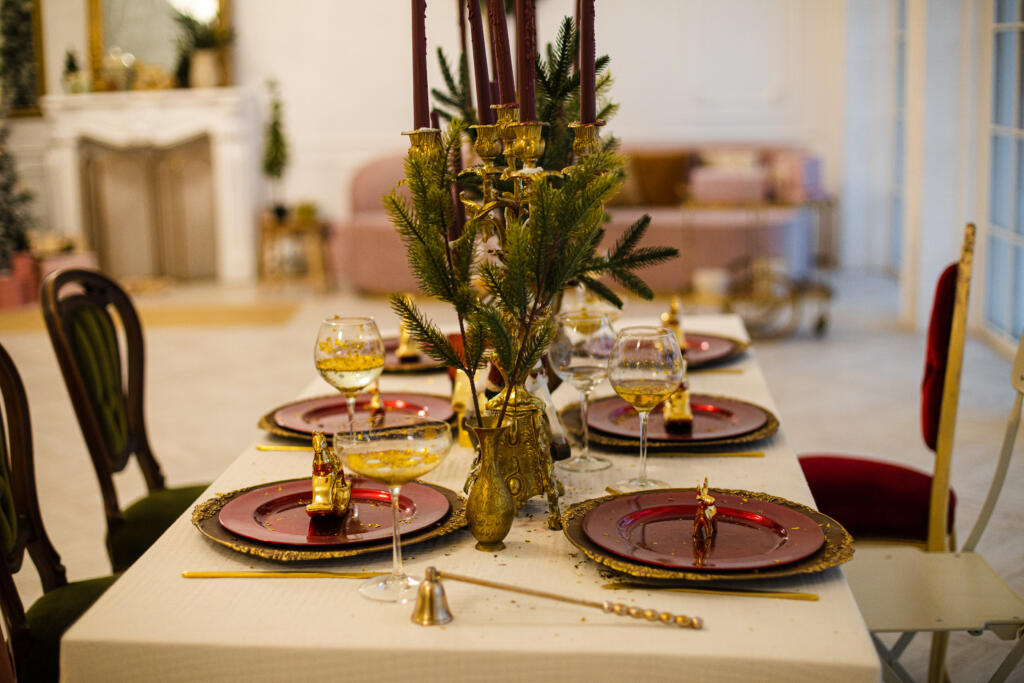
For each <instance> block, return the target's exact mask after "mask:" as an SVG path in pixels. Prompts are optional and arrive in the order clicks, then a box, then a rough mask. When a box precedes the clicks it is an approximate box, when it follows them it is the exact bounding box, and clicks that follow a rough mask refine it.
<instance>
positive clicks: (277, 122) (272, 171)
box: [263, 79, 288, 179]
mask: <svg viewBox="0 0 1024 683" xmlns="http://www.w3.org/2000/svg"><path fill="white" fill-rule="evenodd" d="M267 90H268V91H269V92H270V121H268V122H267V130H266V135H265V139H264V143H263V174H264V175H265V176H267V177H268V178H275V179H280V178H281V176H282V175H284V169H285V167H286V166H287V165H288V141H287V140H286V139H285V137H284V131H283V130H282V125H281V108H282V105H281V94H280V91H279V90H278V87H277V81H275V80H273V79H270V80H268V81H267Z"/></svg>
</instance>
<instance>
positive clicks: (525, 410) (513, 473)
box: [487, 384, 562, 529]
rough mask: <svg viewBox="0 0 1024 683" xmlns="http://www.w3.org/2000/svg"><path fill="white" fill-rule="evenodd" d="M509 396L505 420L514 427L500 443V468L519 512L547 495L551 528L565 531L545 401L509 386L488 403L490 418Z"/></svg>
mask: <svg viewBox="0 0 1024 683" xmlns="http://www.w3.org/2000/svg"><path fill="white" fill-rule="evenodd" d="M509 392H511V396H509V399H508V410H507V412H506V414H505V419H506V421H508V422H509V423H510V424H511V427H510V429H509V430H508V431H507V432H506V434H505V436H504V438H502V439H501V440H500V442H499V447H498V467H499V468H500V470H501V473H502V475H503V476H504V477H505V481H506V482H507V484H508V488H509V491H510V492H511V493H512V499H513V501H515V509H516V511H517V512H518V511H519V509H520V508H522V507H523V506H524V505H526V501H528V500H529V499H530V498H533V497H534V496H539V495H544V496H546V498H547V502H548V527H549V528H551V529H561V528H562V525H561V519H562V517H561V514H560V512H559V509H558V495H559V492H560V491H559V489H560V484H559V483H558V480H557V479H556V478H555V473H554V467H553V463H552V461H551V438H552V437H551V425H550V424H549V423H548V418H547V413H546V411H545V409H544V408H545V406H544V401H543V400H541V399H540V398H538V397H537V396H534V395H533V394H531V393H530V392H529V391H527V390H526V387H524V386H523V385H521V384H519V385H515V386H513V387H511V388H509V387H508V386H506V387H505V388H504V389H502V390H501V392H500V393H499V394H498V395H497V396H495V397H493V398H492V399H491V400H489V401H488V402H487V414H489V415H493V416H497V415H498V414H499V413H500V412H501V406H502V405H503V404H504V403H505V396H506V394H508V393H509Z"/></svg>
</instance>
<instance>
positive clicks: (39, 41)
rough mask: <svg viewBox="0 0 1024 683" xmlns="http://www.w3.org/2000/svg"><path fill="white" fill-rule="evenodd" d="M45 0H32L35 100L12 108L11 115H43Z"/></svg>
mask: <svg viewBox="0 0 1024 683" xmlns="http://www.w3.org/2000/svg"><path fill="white" fill-rule="evenodd" d="M42 5H43V0H33V2H32V53H33V54H32V59H33V61H34V62H35V69H36V81H35V102H33V103H32V104H31V105H29V106H27V107H19V108H16V109H11V111H10V113H9V115H10V116H12V117H13V116H17V117H22V116H41V115H42V113H43V112H42V110H41V109H40V108H39V98H40V97H42V96H43V95H45V94H46V63H45V62H44V61H43V7H42Z"/></svg>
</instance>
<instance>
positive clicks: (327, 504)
mask: <svg viewBox="0 0 1024 683" xmlns="http://www.w3.org/2000/svg"><path fill="white" fill-rule="evenodd" d="M312 484H313V500H312V502H311V503H310V504H309V505H307V506H306V513H307V514H308V515H309V516H310V517H316V516H320V515H335V516H338V517H343V516H344V515H345V513H347V512H348V504H349V500H350V499H351V497H352V483H351V482H349V481H348V480H347V479H346V478H345V470H344V469H343V468H342V466H341V460H339V459H338V456H337V455H335V454H334V451H332V450H331V449H330V448H328V446H327V437H325V436H324V433H323V432H313V477H312Z"/></svg>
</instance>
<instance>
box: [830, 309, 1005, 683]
mask: <svg viewBox="0 0 1024 683" xmlns="http://www.w3.org/2000/svg"><path fill="white" fill-rule="evenodd" d="M962 333H963V330H962V328H958V327H954V330H953V334H954V335H956V334H962ZM950 370H951V371H953V370H954V368H953V367H950ZM955 370H956V371H957V374H959V368H958V367H957V368H955ZM955 382H956V379H955V378H953V377H947V379H946V386H947V390H949V387H950V384H952V383H955ZM1010 384H1011V386H1012V387H1013V390H1014V392H1015V394H1016V395H1015V398H1014V403H1013V408H1012V409H1011V411H1010V417H1009V419H1008V420H1007V423H1006V430H1005V433H1004V434H1003V442H1002V447H1001V449H1000V452H999V458H998V460H997V461H996V465H995V468H994V473H993V476H992V481H991V483H990V485H989V491H988V495H987V496H986V498H985V502H984V503H983V504H982V507H981V511H980V512H979V514H978V519H977V521H976V522H975V524H974V527H973V529H972V530H971V534H970V536H969V537H968V538H967V542H966V543H965V544H964V546H963V548H961V549H960V551H959V552H955V551H952V550H948V551H947V550H945V549H944V548H943V541H944V539H943V538H942V534H941V533H939V531H941V527H938V530H936V529H933V532H935V533H933V534H932V535H931V536H930V538H929V546H928V548H927V550H922V549H920V548H916V547H912V546H887V547H886V546H870V545H869V546H866V547H860V546H858V547H857V551H856V554H855V556H854V559H853V561H852V562H850V563H848V564H847V565H844V568H843V571H844V572H845V573H846V577H847V579H848V580H849V582H850V588H851V589H852V590H853V594H854V597H855V598H856V600H857V605H858V606H859V607H860V610H861V614H862V615H863V616H864V622H865V623H866V624H867V626H868V629H869V630H870V631H871V634H872V639H873V640H874V642H875V647H876V648H877V649H878V653H879V656H880V657H881V659H882V663H883V672H884V673H885V678H886V680H887V681H888V680H891V681H912V680H913V678H912V677H911V676H910V674H909V673H908V672H907V671H906V669H905V668H904V667H903V666H902V665H901V664H900V662H899V658H900V655H902V654H903V652H904V651H905V650H906V648H907V646H908V645H910V642H911V640H912V639H913V638H914V636H915V635H916V634H917V633H920V632H931V633H933V637H932V650H931V657H930V661H929V675H928V680H929V681H933V682H938V681H943V680H946V676H945V659H946V649H947V645H948V638H949V634H950V633H952V632H958V631H966V632H967V633H970V634H971V635H976V636H977V635H981V634H982V633H983V632H985V631H991V632H992V633H994V634H995V635H996V636H998V637H999V638H1000V639H1002V640H1008V641H1016V643H1015V644H1014V646H1013V647H1012V648H1011V649H1010V651H1009V653H1008V654H1007V655H1006V657H1005V658H1004V659H1003V661H1002V663H1001V664H1000V665H999V666H998V667H997V668H996V670H995V671H994V672H993V674H992V676H991V678H990V679H989V680H990V681H992V682H993V683H997V682H999V681H1004V680H1006V678H1007V677H1008V676H1009V675H1010V673H1012V672H1013V670H1014V668H1015V667H1016V666H1017V664H1018V663H1019V662H1020V660H1021V658H1022V657H1024V596H1021V595H1018V594H1017V593H1016V592H1015V591H1014V590H1013V589H1012V588H1010V587H1009V586H1008V585H1007V584H1006V582H1005V581H1004V580H1003V579H1002V577H1000V576H999V574H997V573H996V572H995V570H993V569H992V567H991V566H990V565H989V564H988V562H987V561H986V560H985V558H984V557H982V556H981V555H979V554H978V553H977V552H976V551H975V548H976V547H977V545H978V542H979V541H980V540H981V536H982V534H983V533H984V531H985V528H986V526H987V525H988V521H989V519H990V518H991V516H992V512H993V510H994V509H995V506H996V503H997V501H998V499H999V494H1000V493H1001V492H1002V489H1003V483H1004V481H1005V480H1006V472H1007V470H1008V469H1009V466H1010V459H1011V457H1012V455H1013V448H1014V444H1015V443H1016V441H1017V432H1018V430H1019V427H1020V419H1021V406H1022V403H1024V335H1021V339H1020V342H1019V344H1018V346H1017V356H1016V360H1015V361H1014V363H1013V369H1012V371H1011V375H1010ZM949 438H950V440H952V434H950V435H949ZM950 455H951V453H950V452H949V451H948V450H944V451H942V452H941V453H940V458H945V459H946V460H947V462H945V463H942V462H940V463H937V464H936V468H937V469H938V468H939V467H940V466H941V467H942V468H943V469H945V470H946V471H947V472H948V469H949V462H948V459H949V457H950ZM940 483H941V482H940ZM940 494H941V490H940V491H937V492H936V494H935V496H933V505H932V514H933V515H935V516H941V513H942V510H943V509H944V506H942V505H938V504H936V503H935V502H934V501H935V500H939V501H941V497H940ZM879 633H900V634H902V635H900V636H899V638H898V639H897V640H896V642H895V644H894V645H893V646H892V647H887V646H886V645H885V644H884V643H883V642H882V640H881V639H880V638H879V637H878V635H877V634H879ZM977 673H978V672H973V673H972V678H973V679H974V680H981V677H980V674H978V675H977V677H975V676H974V674H977Z"/></svg>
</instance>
